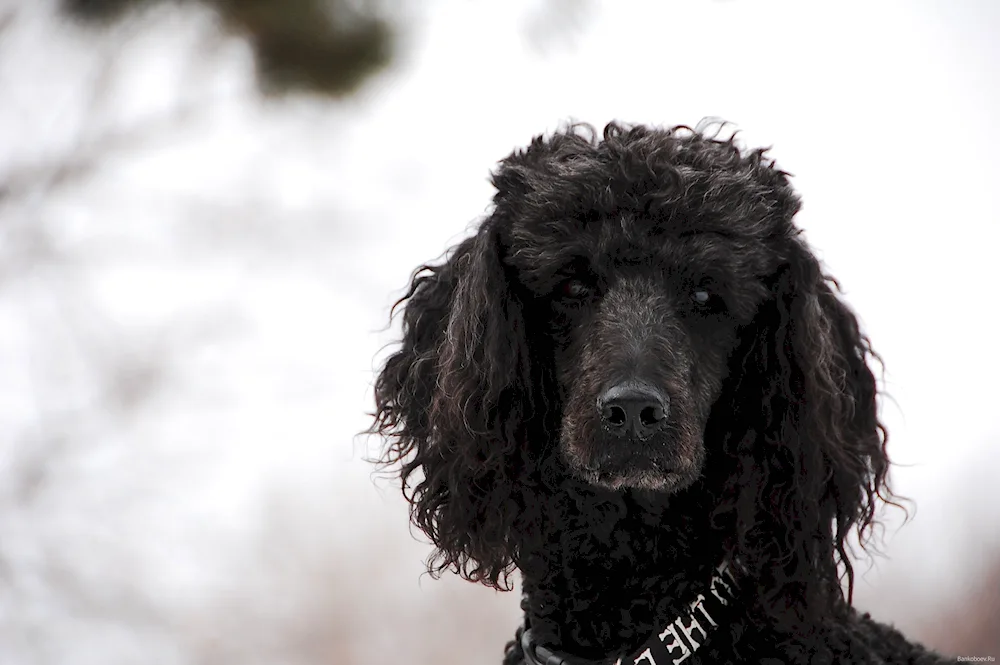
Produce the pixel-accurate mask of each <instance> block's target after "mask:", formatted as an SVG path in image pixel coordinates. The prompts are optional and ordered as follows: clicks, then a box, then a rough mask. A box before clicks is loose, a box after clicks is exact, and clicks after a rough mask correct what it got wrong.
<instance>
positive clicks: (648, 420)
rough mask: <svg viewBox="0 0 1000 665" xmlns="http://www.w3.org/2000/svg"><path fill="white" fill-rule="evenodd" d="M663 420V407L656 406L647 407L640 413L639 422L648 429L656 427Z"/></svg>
mask: <svg viewBox="0 0 1000 665" xmlns="http://www.w3.org/2000/svg"><path fill="white" fill-rule="evenodd" d="M661 420H663V407H662V406H660V405H658V404H655V405H651V406H647V407H646V408H644V409H643V410H642V411H641V412H640V413H639V422H641V423H642V424H643V425H645V426H646V427H651V426H653V425H656V424H657V423H659V422H660V421H661Z"/></svg>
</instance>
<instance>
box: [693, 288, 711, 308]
mask: <svg viewBox="0 0 1000 665" xmlns="http://www.w3.org/2000/svg"><path fill="white" fill-rule="evenodd" d="M691 300H693V301H695V303H696V304H698V305H707V304H708V303H709V302H710V301H711V300H712V294H711V293H709V292H708V291H706V290H705V289H695V290H694V291H692V292H691Z"/></svg>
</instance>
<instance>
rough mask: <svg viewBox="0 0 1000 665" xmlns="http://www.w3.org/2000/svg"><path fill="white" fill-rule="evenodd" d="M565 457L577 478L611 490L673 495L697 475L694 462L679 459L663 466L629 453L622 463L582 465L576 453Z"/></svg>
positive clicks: (689, 483)
mask: <svg viewBox="0 0 1000 665" xmlns="http://www.w3.org/2000/svg"><path fill="white" fill-rule="evenodd" d="M566 457H567V458H568V459H567V460H566V463H567V465H568V466H569V468H570V470H571V471H572V473H573V474H574V475H575V476H576V477H578V478H579V479H580V480H583V481H584V482H587V483H589V484H591V485H593V486H594V487H599V488H601V489H606V490H612V491H615V492H617V491H622V490H627V489H641V490H649V491H652V492H659V493H662V494H673V493H675V492H679V491H681V490H683V489H686V488H687V487H690V486H691V484H693V483H694V481H695V480H697V479H698V477H699V475H700V469H699V468H698V465H697V464H696V463H687V462H681V463H672V464H671V465H670V466H667V465H665V464H664V463H663V462H661V461H659V460H654V459H651V458H649V457H647V456H644V455H636V456H632V457H631V458H630V459H628V460H627V461H626V462H624V463H612V462H604V463H600V464H597V465H594V464H587V465H583V464H581V463H580V461H579V459H578V457H577V456H576V455H567V456H566Z"/></svg>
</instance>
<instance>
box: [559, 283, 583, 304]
mask: <svg viewBox="0 0 1000 665" xmlns="http://www.w3.org/2000/svg"><path fill="white" fill-rule="evenodd" d="M559 295H561V296H563V297H564V298H573V299H577V300H578V299H580V298H586V297H587V296H588V295H590V287H588V286H587V285H586V284H584V283H583V282H582V281H580V280H579V279H568V280H566V281H565V282H563V283H562V284H560V285H559Z"/></svg>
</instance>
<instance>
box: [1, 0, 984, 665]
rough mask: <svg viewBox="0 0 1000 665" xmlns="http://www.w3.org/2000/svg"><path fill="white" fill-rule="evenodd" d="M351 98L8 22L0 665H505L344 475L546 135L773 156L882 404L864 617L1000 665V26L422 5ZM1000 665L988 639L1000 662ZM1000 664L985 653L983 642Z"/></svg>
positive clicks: (492, 638) (197, 32)
mask: <svg viewBox="0 0 1000 665" xmlns="http://www.w3.org/2000/svg"><path fill="white" fill-rule="evenodd" d="M397 28H398V33H399V43H398V53H397V55H396V58H395V60H394V61H393V64H392V65H391V66H390V67H389V69H388V70H386V71H384V72H382V73H381V74H379V75H377V76H375V77H373V78H371V79H370V80H369V81H368V82H367V83H366V84H365V85H364V86H363V87H362V88H361V90H360V91H359V92H358V93H357V94H355V95H353V96H350V97H347V98H344V99H339V100H331V99H326V98H322V97H320V96H311V95H305V94H292V95H284V96H270V97H265V96H262V95H261V93H260V92H259V89H258V86H257V81H256V79H255V74H254V66H253V59H252V57H251V54H250V50H249V47H248V46H247V44H246V43H245V42H243V41H242V40H240V39H239V38H237V37H233V36H227V35H226V34H224V33H223V32H222V31H221V30H220V24H219V20H218V19H217V17H216V16H215V15H213V14H212V13H211V12H210V11H208V10H206V9H203V8H199V6H197V5H185V6H184V7H183V9H180V10H179V9H177V8H176V7H173V6H154V7H153V8H152V9H151V10H149V11H148V12H145V13H143V14H140V15H136V16H132V17H129V18H127V19H126V20H125V21H123V22H121V23H118V24H115V25H114V26H112V27H109V28H102V29H99V30H94V29H86V30H85V29H82V28H81V27H79V26H76V25H71V24H68V23H65V22H62V21H60V20H59V19H58V18H57V16H56V13H55V10H54V8H53V6H52V4H51V3H50V2H47V1H31V2H29V1H28V0H25V1H23V2H12V1H9V0H6V1H2V2H0V368H2V369H0V664H4V665H6V664H7V663H13V664H24V665H35V664H38V665H43V664H44V665H48V664H50V663H51V664H60V665H61V664H67V665H117V664H123V665H124V664H131V663H140V662H141V663H144V664H146V665H161V664H163V665H181V664H185V665H186V664H196V663H197V664H201V663H205V664H209V663H211V664H216V663H226V664H228V663H234V664H236V663H239V664H257V663H259V664H288V665H298V664H303V665H305V664H316V663H331V664H332V663H336V664H338V665H339V664H350V663H366V664H382V663H385V664H389V663H397V662H406V663H442V664H443V663H477V664H478V663H483V664H486V663H496V662H499V658H500V654H501V650H502V647H503V644H504V643H505V641H506V640H508V639H510V638H511V637H512V636H513V631H514V628H515V627H516V625H517V623H518V609H517V601H518V598H517V597H516V595H515V594H498V593H494V592H492V591H490V590H487V589H484V588H479V587H476V586H474V585H471V584H468V583H465V582H462V581H460V580H458V579H456V578H454V577H453V576H449V577H446V578H444V579H442V580H440V581H435V580H433V579H431V578H430V577H429V576H427V575H425V574H423V564H422V561H423V559H424V557H425V556H426V555H427V554H428V551H429V548H428V546H427V545H426V544H425V542H423V539H422V538H420V537H418V536H419V535H420V534H418V533H413V532H411V530H410V529H409V528H408V524H407V514H406V507H405V504H404V503H403V501H402V499H401V498H400V496H399V492H398V490H397V488H396V486H395V484H394V483H392V482H390V481H387V480H385V479H379V478H378V477H376V476H375V475H374V474H373V470H372V468H371V466H370V465H369V464H367V463H366V462H365V461H364V459H363V458H364V457H365V455H366V454H367V453H369V452H370V450H371V446H375V445H377V442H370V441H368V440H366V439H365V438H364V437H359V436H356V434H357V432H359V431H361V430H363V429H364V428H365V427H367V425H368V419H367V416H366V413H367V412H368V411H370V410H371V388H370V384H371V381H372V376H373V371H374V368H375V367H377V365H378V362H379V360H380V359H381V358H383V357H384V355H385V349H384V345H385V344H386V343H388V342H390V341H391V340H392V339H393V333H392V331H391V330H386V325H387V315H388V307H389V305H390V304H391V303H392V302H393V301H394V300H395V298H396V297H398V295H399V294H400V293H401V290H402V288H403V287H404V285H405V284H406V281H407V278H408V276H409V274H410V272H411V270H412V269H413V268H414V267H415V266H417V265H418V264H419V263H421V262H423V261H427V260H430V259H433V258H434V257H437V256H438V255H440V254H441V253H442V252H443V251H444V250H445V249H446V248H447V247H448V246H450V245H451V244H452V243H454V242H455V241H456V239H458V238H460V237H462V236H463V235H464V234H465V233H466V232H467V228H468V225H469V224H470V223H472V222H474V221H475V220H476V219H478V218H479V216H480V215H482V214H483V212H484V210H485V209H486V206H487V204H488V202H489V198H490V196H491V193H492V192H491V189H490V187H489V185H488V184H487V176H488V173H489V170H490V168H491V167H492V165H493V164H494V163H495V162H496V161H497V160H498V159H500V158H502V157H504V156H505V155H506V154H507V153H509V152H510V150H511V149H512V148H513V147H515V146H519V145H523V144H525V143H526V142H527V141H528V140H529V139H530V138H531V137H532V136H533V135H535V134H538V133H541V132H545V131H550V130H552V129H554V128H556V127H557V126H558V125H559V124H560V123H561V122H563V121H565V120H567V119H577V120H583V121H589V122H592V123H594V124H597V125H603V124H604V123H605V122H607V121H608V120H611V119H621V120H625V121H632V122H645V123H652V124H668V125H669V124H677V123H687V124H694V123H696V122H697V121H698V120H699V119H701V118H702V117H705V116H716V117H722V118H725V119H727V120H731V121H733V122H735V123H736V124H737V125H738V126H739V127H740V128H741V129H742V132H743V133H742V136H743V138H744V141H745V142H746V143H747V144H748V145H751V146H757V145H773V146H774V149H773V153H772V154H773V155H774V156H775V157H776V158H777V160H778V162H779V163H780V165H781V166H782V167H783V168H785V169H786V170H788V171H791V172H792V173H794V174H795V178H794V184H795V185H796V187H797V188H798V190H799V191H800V193H801V194H802V196H803V199H804V201H805V207H804V210H803V211H802V213H801V214H800V216H799V218H798V219H799V222H800V224H801V225H802V226H803V227H804V228H805V229H806V233H807V237H808V239H809V240H810V242H811V243H812V244H813V246H814V247H815V248H816V250H817V253H818V254H819V255H820V256H821V257H822V258H823V260H824V261H825V263H826V265H827V266H828V268H829V270H830V272H831V273H832V274H834V275H835V276H837V277H838V279H839V280H840V281H841V283H842V285H843V287H844V289H845V291H846V294H847V299H848V301H849V302H850V303H851V304H852V305H853V306H854V307H855V309H856V310H857V311H859V312H860V314H861V317H862V320H863V323H864V325H865V328H866V329H867V331H868V333H869V334H870V336H871V337H872V339H873V341H874V344H875V347H876V350H878V351H879V352H880V353H881V355H882V356H883V357H884V359H885V361H886V366H887V374H886V377H885V383H886V388H887V390H888V393H889V394H890V395H891V398H892V399H890V400H887V401H886V402H885V404H884V419H885V421H886V422H887V424H888V426H889V431H890V452H891V454H892V455H893V457H894V459H895V460H896V461H897V462H898V463H899V465H898V466H897V467H896V469H895V471H894V482H895V488H896V490H897V491H898V492H899V493H900V494H902V495H904V496H907V497H909V498H910V499H912V501H913V506H915V509H914V507H913V506H911V510H910V513H911V519H910V520H909V522H908V523H907V524H906V525H905V526H902V528H901V524H902V517H901V514H899V513H898V512H897V513H890V514H889V515H888V516H887V522H886V524H887V529H886V532H885V545H884V547H883V552H884V554H885V556H884V557H877V558H875V559H874V560H873V561H863V562H862V563H861V564H860V566H861V568H862V569H864V570H865V571H866V572H865V573H864V574H863V576H862V578H861V580H860V581H859V583H858V589H857V593H856V597H857V601H858V604H859V605H861V606H862V607H864V608H865V609H869V610H871V611H872V612H873V613H875V614H876V615H877V617H878V618H880V619H883V620H885V621H890V622H894V623H896V624H897V625H898V626H900V627H901V628H903V629H904V630H905V631H907V632H908V633H909V634H910V635H911V636H912V637H914V638H917V639H921V640H923V641H925V642H927V643H929V644H931V645H934V646H936V647H938V648H940V649H943V650H946V651H948V652H950V653H954V654H963V655H993V656H994V657H997V658H1000V642H998V640H1000V638H998V637H997V635H998V634H1000V600H998V598H1000V501H998V500H997V489H996V481H995V478H996V469H997V468H998V465H1000V447H998V442H1000V410H998V407H997V398H998V396H1000V388H998V387H997V380H998V377H1000V353H998V352H997V349H996V344H997V341H996V340H997V338H998V333H997V329H998V326H997V323H998V321H997V318H998V317H997V312H996V308H997V306H998V304H1000V295H998V287H1000V277H998V276H997V270H996V266H997V259H996V253H997V251H998V247H1000V219H998V218H1000V215H998V212H1000V210H998V205H1000V204H998V198H997V195H996V186H997V183H998V182H1000V160H998V158H997V155H998V154H1000V138H998V133H997V132H996V131H995V128H994V126H993V124H994V121H995V119H996V118H997V117H1000V40H998V39H997V36H998V35H1000V4H998V3H995V2H991V1H990V0H983V1H982V2H972V1H965V2H950V3H949V2H945V1H944V0H940V1H936V2H935V1H931V0H921V1H919V2H917V1H914V2H903V1H902V0H897V1H894V2H892V1H890V2H882V3H865V2H826V3H801V2H793V1H791V0H789V1H787V2H771V1H763V0H761V1H751V0H729V1H713V0H661V1H658V2H653V1H651V2H638V1H633V0H618V1H616V2H611V1H609V2H604V3H602V2H598V1H596V0H593V1H589V2H583V3H574V2H571V1H570V0H544V1H541V0H539V1H536V2H530V1H528V0H518V1H516V2H491V1H489V0H463V1H460V0H433V1H428V2H426V3H423V5H422V6H419V7H417V6H412V7H409V8H406V9H405V14H404V13H401V14H400V15H399V17H398V19H397ZM990 636H992V637H990ZM990 640H992V641H990Z"/></svg>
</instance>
